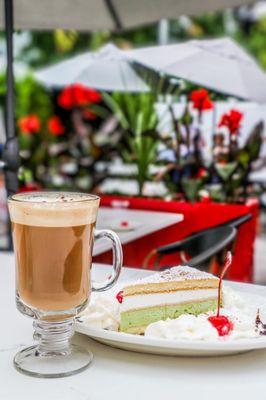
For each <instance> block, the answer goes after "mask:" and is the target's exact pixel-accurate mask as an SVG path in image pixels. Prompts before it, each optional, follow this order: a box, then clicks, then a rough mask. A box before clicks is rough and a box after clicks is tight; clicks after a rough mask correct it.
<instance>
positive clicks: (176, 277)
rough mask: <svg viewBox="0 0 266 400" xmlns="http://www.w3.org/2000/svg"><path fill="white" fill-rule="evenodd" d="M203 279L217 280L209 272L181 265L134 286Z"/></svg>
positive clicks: (158, 273)
mask: <svg viewBox="0 0 266 400" xmlns="http://www.w3.org/2000/svg"><path fill="white" fill-rule="evenodd" d="M202 279H217V280H218V278H216V277H215V276H214V275H212V274H209V273H208V272H204V271H199V270H198V269H196V268H192V267H189V266H183V265H179V266H177V267H172V268H170V269H167V270H165V271H162V272H157V273H155V274H152V275H149V276H147V277H145V278H142V279H139V280H138V281H136V282H135V283H134V284H136V285H140V284H143V283H164V282H177V281H187V280H202Z"/></svg>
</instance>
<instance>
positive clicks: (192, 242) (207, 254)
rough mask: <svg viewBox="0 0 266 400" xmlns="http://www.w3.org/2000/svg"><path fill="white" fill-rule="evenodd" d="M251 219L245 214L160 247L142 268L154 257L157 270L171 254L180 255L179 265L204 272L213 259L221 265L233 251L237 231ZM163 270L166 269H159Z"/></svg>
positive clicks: (147, 258) (152, 253) (148, 257)
mask: <svg viewBox="0 0 266 400" xmlns="http://www.w3.org/2000/svg"><path fill="white" fill-rule="evenodd" d="M251 218H252V215H251V214H246V215H244V216H242V217H239V218H235V219H233V220H230V221H228V222H226V223H224V224H221V225H219V226H217V227H215V228H211V229H205V230H203V231H200V232H198V233H195V234H192V235H190V236H188V237H186V238H185V239H183V240H180V241H178V242H175V243H171V244H168V245H166V246H161V247H159V248H157V249H155V250H153V251H152V252H151V253H149V255H148V256H147V257H146V260H145V261H144V267H147V265H148V263H149V260H150V259H151V258H152V257H155V263H154V266H155V267H157V268H159V264H160V261H161V259H162V257H163V256H165V255H168V254H173V253H179V254H180V258H181V260H182V263H181V265H190V266H191V267H197V268H200V269H204V270H206V269H210V263H211V261H212V260H213V259H215V260H216V262H217V263H218V265H222V264H223V260H224V254H225V252H226V251H227V250H231V251H232V252H233V251H234V243H235V241H236V237H237V229H238V228H239V227H240V226H241V225H242V224H244V223H245V222H247V221H249V220H250V219H251ZM165 268H167V267H166V266H165V267H163V268H162V267H161V268H160V269H165Z"/></svg>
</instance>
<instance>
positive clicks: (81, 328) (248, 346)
mask: <svg viewBox="0 0 266 400" xmlns="http://www.w3.org/2000/svg"><path fill="white" fill-rule="evenodd" d="M75 330H76V331H77V332H80V333H83V334H85V335H87V336H89V337H91V338H92V339H95V340H97V341H98V342H101V343H104V344H107V345H109V346H112V347H117V348H118V349H123V350H130V351H136V352H139V353H151V354H161V355H168V356H190V357H200V356H225V355H233V354H238V353H244V352H247V351H250V350H256V349H264V348H266V336H262V337H259V338H254V339H239V340H230V341H219V342H218V341H212V342H210V341H208V342H207V341H206V342H204V341H187V340H168V339H155V338H148V337H145V336H139V335H130V334H127V333H120V332H113V331H107V330H104V329H98V328H91V327H89V326H88V325H85V324H83V323H79V322H77V323H76V328H75Z"/></svg>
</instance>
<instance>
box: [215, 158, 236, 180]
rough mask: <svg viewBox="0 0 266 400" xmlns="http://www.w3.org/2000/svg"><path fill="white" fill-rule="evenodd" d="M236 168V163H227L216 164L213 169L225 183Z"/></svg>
mask: <svg viewBox="0 0 266 400" xmlns="http://www.w3.org/2000/svg"><path fill="white" fill-rule="evenodd" d="M236 168H237V162H235V161H233V162H229V163H227V164H221V163H216V164H215V169H216V171H217V174H218V175H219V177H220V178H221V179H222V180H223V181H227V180H228V179H229V178H230V177H231V175H232V174H233V173H234V171H235V170H236Z"/></svg>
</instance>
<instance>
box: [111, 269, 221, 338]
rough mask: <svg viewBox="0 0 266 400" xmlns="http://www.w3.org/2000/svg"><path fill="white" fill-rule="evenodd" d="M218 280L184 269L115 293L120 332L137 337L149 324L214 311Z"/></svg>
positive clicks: (157, 274) (149, 277) (166, 271)
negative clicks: (119, 305)
mask: <svg viewBox="0 0 266 400" xmlns="http://www.w3.org/2000/svg"><path fill="white" fill-rule="evenodd" d="M218 285H219V279H218V278H216V277H215V276H214V275H212V274H209V273H207V272H202V271H199V270H197V269H195V268H191V267H187V266H179V267H173V268H171V269H168V270H165V271H162V272H158V273H155V274H152V275H150V276H148V277H146V278H143V279H140V280H138V281H137V282H135V283H134V284H132V285H129V286H126V287H124V288H123V290H122V291H121V292H119V293H118V295H117V299H118V301H119V302H120V303H121V308H120V313H121V320H120V328H119V329H120V331H121V332H127V333H135V334H141V333H144V332H145V329H146V327H147V326H148V325H149V324H151V323H152V322H156V321H160V320H165V319H167V318H171V319H173V318H177V317H179V316H180V315H181V314H193V315H198V314H201V313H204V312H207V311H211V310H215V309H216V308H217V294H218Z"/></svg>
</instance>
